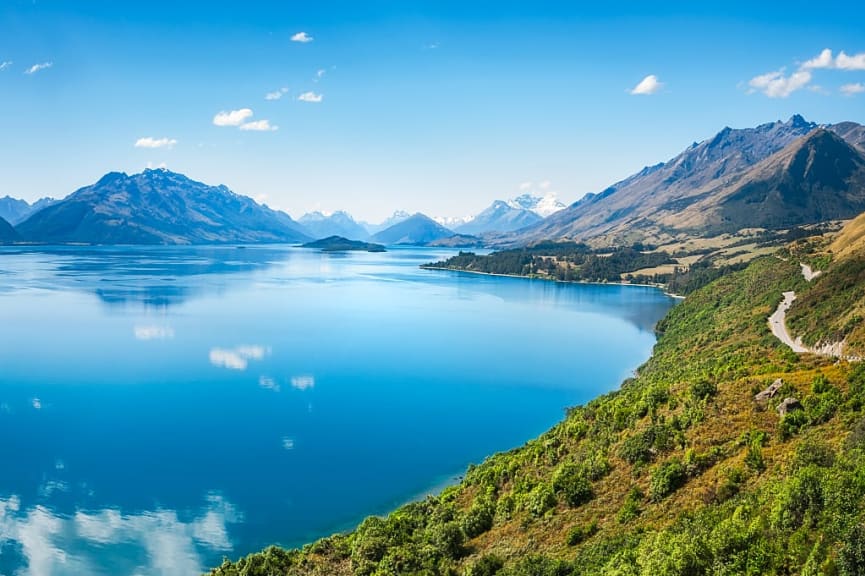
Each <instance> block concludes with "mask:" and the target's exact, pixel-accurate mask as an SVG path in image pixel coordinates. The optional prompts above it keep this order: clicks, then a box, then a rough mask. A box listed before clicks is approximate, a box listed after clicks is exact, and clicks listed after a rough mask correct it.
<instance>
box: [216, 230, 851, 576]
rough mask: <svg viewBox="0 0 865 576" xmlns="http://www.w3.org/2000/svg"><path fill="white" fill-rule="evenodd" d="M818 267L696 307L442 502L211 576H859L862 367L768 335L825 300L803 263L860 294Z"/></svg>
mask: <svg viewBox="0 0 865 576" xmlns="http://www.w3.org/2000/svg"><path fill="white" fill-rule="evenodd" d="M802 246H804V248H803V247H802ZM810 249H811V248H810V247H809V245H807V244H802V245H799V246H798V247H797V248H795V249H792V250H790V251H788V252H787V257H786V259H781V258H779V257H776V256H766V257H762V258H758V259H756V260H754V261H753V262H752V263H750V264H749V265H748V266H747V267H746V268H744V269H743V270H739V271H734V272H730V273H728V274H726V275H724V276H722V277H721V278H719V279H716V280H714V281H712V282H711V283H709V284H708V285H707V286H705V287H703V288H700V289H698V290H696V291H695V292H694V293H693V294H691V295H690V296H688V298H687V299H686V300H684V301H683V302H682V303H681V304H680V305H678V306H676V307H675V308H674V309H673V310H672V311H671V312H670V313H669V315H668V316H667V317H666V318H665V319H664V320H663V321H662V322H661V323H660V324H659V326H658V331H659V339H658V342H657V345H656V347H655V350H654V354H653V356H652V358H651V359H650V360H648V361H647V362H646V363H645V364H644V365H643V366H642V367H641V368H640V369H639V370H638V371H637V373H636V375H635V376H634V378H632V379H629V380H627V381H625V382H624V383H623V385H622V387H621V389H620V390H618V391H616V392H612V393H610V394H607V395H604V396H602V397H600V398H597V399H596V400H593V401H592V402H589V403H588V404H587V405H585V406H580V407H576V408H573V409H571V410H569V411H568V413H567V416H566V418H565V419H564V420H563V421H562V422H561V423H560V424H558V425H557V426H555V427H553V428H552V429H551V430H549V431H548V432H546V433H545V434H543V435H541V436H540V437H539V438H537V439H534V440H531V441H529V442H528V443H526V444H525V445H524V446H522V447H520V448H517V449H515V450H512V451H510V452H507V453H501V454H496V455H494V456H491V457H490V458H488V459H487V460H486V461H485V462H483V463H482V464H480V465H478V466H475V467H472V468H471V469H469V470H468V471H467V473H466V475H465V478H464V479H463V480H462V481H461V482H460V483H459V484H458V485H456V486H452V487H450V488H447V489H446V490H444V491H443V492H442V493H441V494H440V495H438V496H434V497H428V498H427V499H425V500H423V501H420V502H414V503H411V504H408V505H405V506H403V507H401V508H399V509H398V510H396V511H395V512H393V513H392V514H390V515H388V516H387V517H384V518H379V517H370V518H367V519H366V520H365V521H364V522H363V523H361V525H360V526H359V527H358V528H357V529H355V530H354V531H352V532H350V533H347V534H340V535H334V536H332V537H330V538H325V539H323V540H320V541H318V542H315V543H313V544H310V545H308V546H306V547H305V548H303V549H302V550H293V551H286V550H282V549H279V548H275V547H274V548H269V549H267V550H265V551H263V552H261V553H258V554H253V555H250V556H248V557H246V558H243V559H241V560H238V561H236V562H231V561H228V560H226V562H225V563H224V564H223V565H222V566H220V567H219V568H216V569H215V570H213V572H212V575H214V576H235V575H265V574H267V575H275V574H286V575H296V576H301V575H325V574H328V575H346V576H347V575H357V576H383V575H397V574H400V575H418V576H420V575H425V576H434V575H462V576H494V575H498V576H571V575H582V574H586V575H589V574H609V575H613V574H616V575H668V574H669V575H673V574H682V575H684V574H687V575H697V574H730V575H733V574H778V575H780V574H828V575H831V574H838V575H845V576H846V575H853V574H862V573H863V571H865V524H863V520H865V364H863V363H847V362H844V361H840V362H839V361H836V360H835V359H833V358H826V357H820V356H815V355H810V354H805V355H797V354H795V353H793V352H792V351H791V350H790V349H789V348H786V347H785V346H784V345H782V344H781V343H780V342H779V341H777V340H776V339H775V338H774V337H773V336H772V334H771V333H770V331H769V327H768V325H767V317H768V316H769V315H770V314H771V313H772V311H773V310H774V309H775V308H776V306H777V305H778V303H779V302H780V301H781V300H782V292H785V291H790V290H793V291H796V293H797V294H799V295H800V298H801V300H802V302H804V301H805V300H806V299H807V297H808V295H809V293H810V291H817V290H820V289H821V284H819V283H818V282H816V281H815V282H811V283H809V282H806V280H805V279H804V278H803V275H802V273H801V270H800V267H799V262H798V261H797V260H796V259H795V258H793V257H791V256H792V255H796V256H802V257H805V258H816V259H820V258H824V260H825V261H824V266H823V270H824V271H823V274H822V276H821V277H822V278H824V279H830V278H833V277H834V276H835V275H836V274H837V275H838V276H839V277H842V278H846V277H847V276H848V273H847V271H846V270H847V269H846V266H848V265H849V264H847V262H850V261H851V260H841V261H838V262H831V261H830V260H829V259H825V256H823V255H819V254H811V253H810V252H808V250H810ZM856 258H858V259H860V260H861V259H865V254H862V253H858V256H857V257H856ZM854 260H855V258H854ZM851 277H852V276H851ZM827 281H828V280H827ZM840 285H841V286H846V287H847V288H846V289H845V288H838V289H837V290H835V291H834V293H837V294H838V296H837V300H836V305H837V306H838V308H836V313H837V314H840V315H844V314H846V313H847V310H846V308H844V306H856V303H855V302H856V301H855V298H858V296H854V297H852V298H853V299H851V300H849V301H845V300H843V297H842V296H843V294H845V293H848V292H846V291H845V290H849V289H850V288H851V286H854V285H853V284H850V283H841V284H840ZM857 294H858V293H857ZM794 310H795V308H794ZM794 328H795V326H794ZM794 332H795V329H794ZM763 391H767V392H765V393H763V394H760V393H761V392H763ZM779 409H781V410H780V412H779Z"/></svg>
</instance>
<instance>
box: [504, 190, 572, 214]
mask: <svg viewBox="0 0 865 576" xmlns="http://www.w3.org/2000/svg"><path fill="white" fill-rule="evenodd" d="M508 205H509V206H510V207H512V208H517V209H523V210H530V211H532V212H534V213H535V214H537V215H538V216H540V217H541V218H546V217H547V216H549V215H550V214H555V213H556V212H558V211H559V210H563V209H564V208H567V206H565V205H564V204H563V203H562V202H560V201H559V199H558V198H556V195H555V194H547V195H546V196H532V195H531V194H522V195H520V196H517V197H516V198H511V199H510V200H508Z"/></svg>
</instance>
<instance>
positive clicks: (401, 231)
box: [370, 212, 454, 245]
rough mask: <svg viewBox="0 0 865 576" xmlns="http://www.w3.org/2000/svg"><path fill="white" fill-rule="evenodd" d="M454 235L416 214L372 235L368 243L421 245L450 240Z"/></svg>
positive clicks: (433, 221)
mask: <svg viewBox="0 0 865 576" xmlns="http://www.w3.org/2000/svg"><path fill="white" fill-rule="evenodd" d="M453 235H454V233H453V232H452V231H451V230H448V229H447V228H445V227H444V226H442V225H441V224H439V223H438V222H436V221H435V220H433V219H432V218H430V217H429V216H426V215H424V214H421V213H420V212H418V213H417V214H414V215H412V216H410V217H408V218H407V219H405V220H403V221H402V222H399V223H397V224H394V225H393V226H391V227H389V228H386V229H384V230H382V231H381V232H378V233H377V234H373V235H372V237H370V241H372V242H379V243H381V244H385V245H396V244H413V245H423V244H428V243H430V242H435V241H436V240H441V239H443V238H450V237H451V236H453Z"/></svg>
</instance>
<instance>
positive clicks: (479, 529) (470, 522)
mask: <svg viewBox="0 0 865 576" xmlns="http://www.w3.org/2000/svg"><path fill="white" fill-rule="evenodd" d="M494 517H495V507H494V506H493V503H492V502H491V501H490V500H489V499H487V498H479V499H478V500H477V501H475V502H474V504H472V506H471V508H469V511H468V512H466V515H465V517H464V518H463V521H462V527H463V532H465V534H466V536H468V537H469V538H474V537H475V536H479V535H481V534H483V533H484V532H487V531H488V530H489V529H490V528H492V527H493V519H494Z"/></svg>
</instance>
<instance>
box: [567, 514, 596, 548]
mask: <svg viewBox="0 0 865 576" xmlns="http://www.w3.org/2000/svg"><path fill="white" fill-rule="evenodd" d="M597 532H598V522H597V520H593V521H592V522H591V523H590V524H586V525H583V524H578V525H576V526H574V527H573V528H571V529H570V530H569V531H568V546H576V545H577V544H581V543H582V542H585V541H586V540H588V539H589V538H591V537H592V536H594V535H595V534H597Z"/></svg>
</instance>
